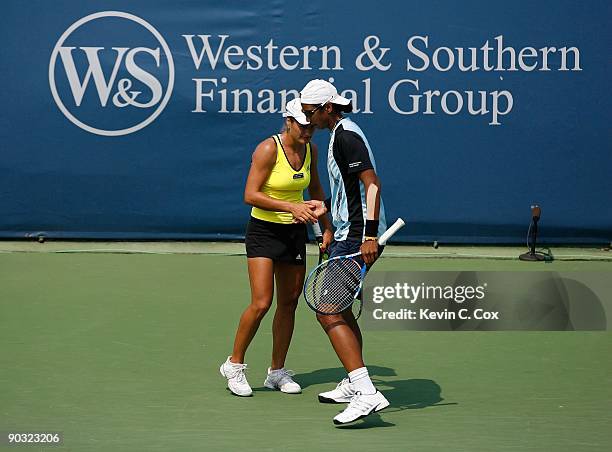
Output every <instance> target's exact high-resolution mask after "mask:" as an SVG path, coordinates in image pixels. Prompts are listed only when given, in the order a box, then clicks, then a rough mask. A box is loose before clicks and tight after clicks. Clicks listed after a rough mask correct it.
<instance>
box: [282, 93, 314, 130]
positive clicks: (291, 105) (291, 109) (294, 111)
mask: <svg viewBox="0 0 612 452" xmlns="http://www.w3.org/2000/svg"><path fill="white" fill-rule="evenodd" d="M283 118H294V119H295V120H296V121H297V122H299V123H300V124H302V125H303V126H307V125H308V124H310V121H309V120H308V119H306V115H305V114H304V112H303V111H302V104H301V103H300V99H298V98H295V99H293V100H291V101H289V102H287V105H285V111H284V112H283Z"/></svg>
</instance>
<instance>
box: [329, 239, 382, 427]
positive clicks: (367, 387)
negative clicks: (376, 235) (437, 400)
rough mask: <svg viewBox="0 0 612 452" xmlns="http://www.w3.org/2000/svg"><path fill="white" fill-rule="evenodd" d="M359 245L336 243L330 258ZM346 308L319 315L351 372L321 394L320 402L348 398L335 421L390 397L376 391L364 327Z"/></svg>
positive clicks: (358, 415)
mask: <svg viewBox="0 0 612 452" xmlns="http://www.w3.org/2000/svg"><path fill="white" fill-rule="evenodd" d="M359 246H360V244H359V243H358V242H348V241H346V242H336V243H335V246H334V248H333V249H332V251H331V254H330V257H334V256H341V255H347V254H353V253H355V252H357V251H359ZM347 311H348V312H347ZM347 311H345V312H343V313H342V314H338V315H331V316H326V315H317V320H319V323H320V324H321V326H322V327H323V329H324V330H325V332H326V333H327V336H328V337H329V340H330V342H331V343H332V346H333V347H334V350H335V352H336V354H337V355H338V358H340V361H341V362H342V364H343V365H344V368H345V369H346V371H347V372H348V379H344V380H342V382H341V383H340V384H338V386H337V387H336V389H334V390H332V391H328V392H325V393H321V394H319V401H321V402H324V403H342V402H347V401H349V405H348V406H347V408H346V409H345V410H344V411H343V412H342V413H340V414H338V415H337V416H336V417H334V423H335V424H346V423H350V422H353V421H355V420H357V419H360V418H362V417H365V416H367V415H369V414H372V413H374V412H376V411H380V410H382V409H384V408H386V407H387V406H389V402H388V401H387V399H386V398H385V397H384V396H383V395H382V394H381V393H380V392H379V391H377V390H376V388H375V387H374V384H373V383H372V380H371V379H370V375H369V373H368V369H367V367H366V366H365V364H364V362H363V355H362V340H361V330H360V329H359V326H358V325H357V322H356V320H355V318H354V316H353V315H352V312H350V311H351V310H350V309H348V310H347ZM349 312H350V314H349Z"/></svg>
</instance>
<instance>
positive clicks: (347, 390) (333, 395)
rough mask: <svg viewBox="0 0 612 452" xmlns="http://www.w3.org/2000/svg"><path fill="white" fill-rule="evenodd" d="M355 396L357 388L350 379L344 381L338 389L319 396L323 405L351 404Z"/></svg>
mask: <svg viewBox="0 0 612 452" xmlns="http://www.w3.org/2000/svg"><path fill="white" fill-rule="evenodd" d="M354 395H355V386H354V385H353V384H352V383H351V382H350V381H349V379H348V378H345V379H343V380H342V381H341V382H340V383H338V385H337V386H336V389H332V390H331V391H327V392H322V393H320V394H319V402H321V403H349V402H350V401H351V399H352V398H353V396H354Z"/></svg>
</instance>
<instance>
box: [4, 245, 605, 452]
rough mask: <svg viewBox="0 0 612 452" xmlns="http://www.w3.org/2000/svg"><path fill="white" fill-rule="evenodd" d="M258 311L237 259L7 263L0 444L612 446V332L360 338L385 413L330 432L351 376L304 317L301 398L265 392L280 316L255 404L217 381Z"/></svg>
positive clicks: (497, 266) (257, 368)
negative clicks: (251, 307) (2, 439)
mask: <svg viewBox="0 0 612 452" xmlns="http://www.w3.org/2000/svg"><path fill="white" fill-rule="evenodd" d="M46 245H47V244H45V245H44V246H46ZM49 245H52V244H49ZM90 245H91V246H93V247H95V246H96V245H92V244H90ZM90 245H88V246H90ZM36 246H38V244H36ZM57 246H58V247H59V248H61V246H59V245H57ZM114 246H116V247H117V248H121V247H122V246H124V247H129V246H131V245H129V244H125V245H121V244H118V245H117V244H116V245H114ZM160 246H161V247H162V248H163V245H160ZM75 247H77V248H78V246H77V245H71V249H72V250H73V251H74V250H75V249H77V248H75ZM4 248H5V249H6V248H7V246H4ZM59 248H58V249H57V250H56V251H58V250H59V251H70V250H67V249H64V250H62V249H59ZM230 248H231V246H230ZM51 249H53V248H51ZM389 250H390V251H391V250H392V249H391V248H390V249H389ZM500 250H501V251H499V253H507V252H508V250H505V249H500ZM90 251H91V249H90ZM100 251H108V249H104V250H100ZM128 251H129V250H128ZM156 251H157V252H163V250H161V248H160V249H157V250H156ZM436 251H437V250H436ZM225 254H232V253H231V252H229V253H225ZM389 254H390V255H391V254H392V253H389ZM600 254H601V259H600V260H599V261H592V260H587V261H574V260H571V261H559V260H557V261H555V262H552V263H549V264H544V263H538V264H530V263H521V262H518V261H516V260H503V259H501V258H500V259H497V260H491V259H482V258H477V256H469V257H471V258H469V259H444V258H442V259H440V258H416V257H414V256H413V257H410V258H408V257H404V258H383V259H381V260H380V261H379V263H378V264H377V267H376V270H378V271H381V270H434V269H438V270H470V269H474V270H487V269H488V270H525V269H529V268H531V269H534V270H556V271H581V270H584V271H610V270H612V262H611V261H610V260H609V258H608V257H606V256H609V253H608V254H607V255H605V254H602V253H600ZM510 255H511V254H508V257H509V256H510ZM442 257H443V256H442ZM313 262H314V258H313V256H310V262H309V263H310V264H311V265H312V263H313ZM248 297H249V288H248V280H247V276H246V263H245V258H244V257H243V256H229V255H223V254H222V253H221V254H154V255H143V254H114V253H108V254H93V253H69V254H65V253H60V254H52V253H14V252H11V253H6V254H0V341H1V344H2V348H1V353H0V387H1V391H0V431H27V430H36V431H59V432H62V433H63V435H64V444H63V445H62V446H60V447H58V448H54V447H48V448H46V449H44V450H71V451H89V450H99V451H109V450H125V451H184V450H221V449H223V450H227V449H230V450H245V449H247V450H320V449H325V450H340V449H344V450H414V451H438V450H439V451H449V450H453V451H532V450H538V451H539V450H542V451H560V450H567V451H596V450H597V451H599V450H602V451H603V450H609V448H610V445H611V444H612V429H611V428H610V426H611V425H612V381H611V379H610V375H612V360H611V356H612V334H610V333H609V332H605V333H599V332H593V333H586V332H529V333H526V332H486V333H482V332H461V333H459V332H454V333H453V332H406V331H385V332H380V331H377V332H373V331H366V332H365V334H364V335H365V341H366V348H365V358H366V363H367V364H368V366H369V369H370V373H371V374H372V375H373V377H374V380H375V382H376V383H377V385H378V386H379V388H380V389H381V390H382V391H383V392H384V394H385V395H386V396H387V398H388V399H389V400H390V402H391V407H390V408H389V409H387V410H385V411H383V412H382V413H381V414H380V415H373V416H370V418H369V419H367V420H366V421H361V422H358V423H356V424H355V425H354V426H352V427H345V428H336V427H334V426H333V424H332V422H331V419H332V417H333V416H334V415H335V414H336V413H337V412H338V411H339V410H340V409H342V408H343V407H344V405H322V404H319V403H318V402H317V393H318V392H320V391H322V390H327V389H330V388H332V387H333V386H335V384H336V383H337V382H338V381H339V380H340V379H341V378H342V377H343V376H344V373H343V370H342V369H341V366H340V364H339V362H338V360H337V358H336V356H335V354H334V353H333V351H332V349H331V346H330V345H329V343H328V340H327V338H326V336H325V335H324V334H323V332H322V331H321V329H320V327H319V326H318V324H317V323H316V321H315V319H314V318H313V315H312V314H311V312H310V311H309V310H308V309H307V307H306V306H305V304H304V303H303V302H301V305H300V307H299V309H298V315H297V317H298V318H297V322H296V331H295V335H294V340H293V343H292V348H291V350H290V352H289V357H288V362H287V367H288V368H290V369H293V370H294V371H295V372H296V374H297V376H296V377H295V378H296V380H297V381H298V382H300V383H301V384H302V387H303V388H304V392H303V393H302V394H301V395H285V394H281V393H278V392H274V391H270V390H267V389H264V388H263V380H264V377H265V371H266V368H267V366H268V365H269V356H270V350H271V333H270V331H271V320H272V311H271V312H270V313H269V314H268V316H267V317H266V319H265V320H264V322H263V323H262V326H261V328H260V330H259V333H258V335H257V336H256V338H255V340H254V342H253V344H252V346H251V348H250V349H249V353H248V355H247V363H248V365H249V371H248V373H247V376H248V378H249V382H250V383H251V385H252V386H253V387H254V389H255V395H254V397H252V398H246V399H243V398H238V397H234V396H231V395H230V394H229V392H228V391H227V390H226V389H225V381H224V379H223V378H222V377H221V376H220V375H219V365H220V363H221V362H222V361H223V360H224V359H225V358H226V357H227V355H228V354H229V353H230V351H231V346H232V341H233V336H234V332H235V327H236V325H237V321H238V318H239V315H240V313H241V312H242V310H243V309H244V307H245V305H246V303H248V300H249V298H248ZM12 449H13V450H24V449H22V448H12ZM27 449H31V450H32V449H36V450H41V448H26V450H27Z"/></svg>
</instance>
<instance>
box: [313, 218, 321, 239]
mask: <svg viewBox="0 0 612 452" xmlns="http://www.w3.org/2000/svg"><path fill="white" fill-rule="evenodd" d="M312 230H313V231H314V235H315V237H316V238H317V239H318V238H319V237H323V233H322V232H321V226H320V225H319V223H318V222H317V223H312Z"/></svg>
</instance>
